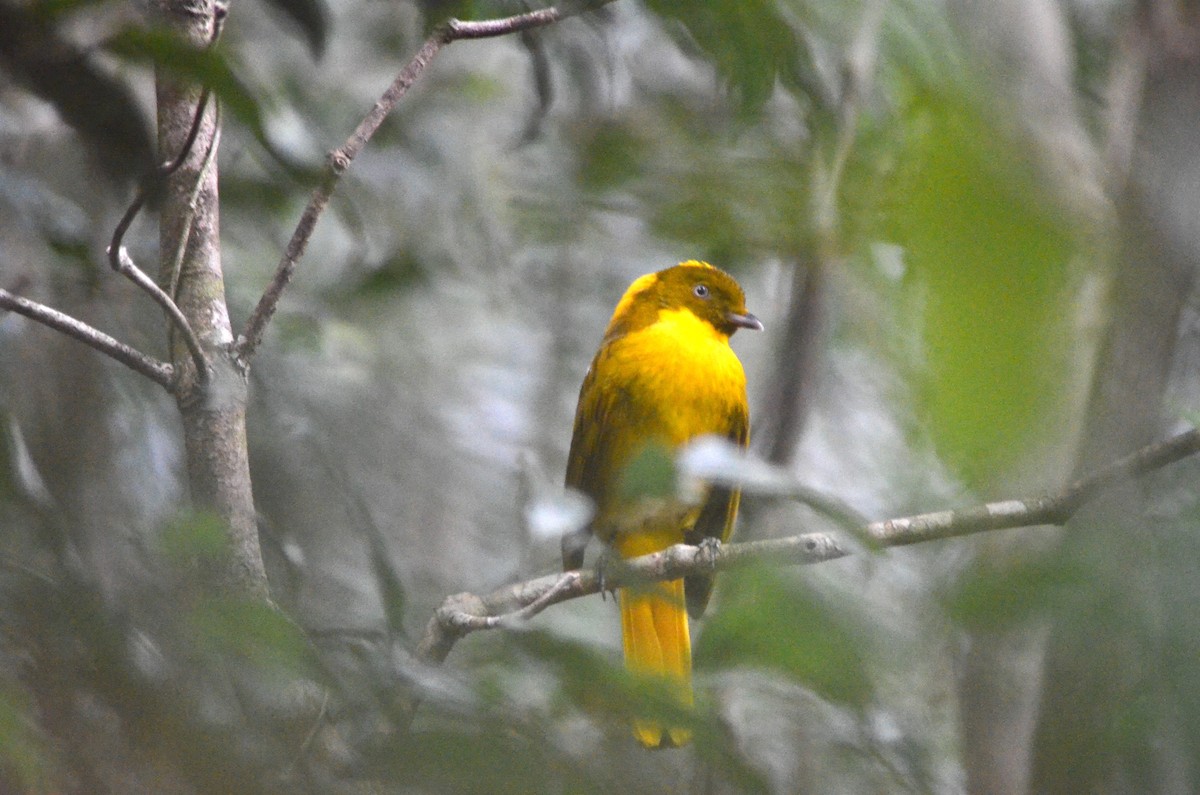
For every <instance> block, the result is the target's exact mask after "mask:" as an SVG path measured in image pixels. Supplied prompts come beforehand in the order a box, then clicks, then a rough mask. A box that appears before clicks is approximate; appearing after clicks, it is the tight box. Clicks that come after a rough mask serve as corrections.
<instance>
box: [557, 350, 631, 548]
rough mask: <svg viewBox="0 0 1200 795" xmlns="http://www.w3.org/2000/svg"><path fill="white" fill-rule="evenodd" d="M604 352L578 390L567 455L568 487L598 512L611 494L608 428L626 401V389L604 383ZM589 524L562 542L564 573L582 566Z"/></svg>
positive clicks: (567, 535)
mask: <svg viewBox="0 0 1200 795" xmlns="http://www.w3.org/2000/svg"><path fill="white" fill-rule="evenodd" d="M604 359H605V350H604V349H603V348H602V349H601V350H600V352H599V353H597V354H596V359H595V361H593V362H592V366H591V368H590V369H589V370H588V373H587V375H586V376H585V377H584V379H583V386H582V387H580V389H579V405H578V407H577V408H576V409H575V430H574V432H573V433H572V434H571V451H570V453H569V454H568V456H567V478H566V484H567V486H568V487H570V488H573V489H578V490H579V491H581V492H583V493H584V494H586V495H587V496H588V497H590V498H591V499H592V501H593V502H594V503H595V504H596V508H597V511H599V510H600V509H601V508H602V506H603V503H604V501H605V499H606V495H607V494H608V493H609V486H610V484H609V483H608V478H609V476H610V475H611V473H612V469H613V468H612V466H611V465H610V464H611V460H612V458H613V454H614V452H615V451H614V450H613V449H612V446H613V445H612V441H613V440H612V434H611V433H608V432H606V429H608V428H610V427H611V425H612V418H613V417H614V415H615V414H616V411H617V407H618V405H619V403H620V402H621V400H623V399H624V398H623V395H624V390H621V389H614V388H613V385H612V384H607V383H605V372H604ZM591 535H592V527H591V525H590V524H589V525H588V526H586V527H583V528H580V529H579V530H576V531H574V532H571V533H567V534H566V535H564V536H563V539H562V557H563V570H564V571H569V570H571V569H578V568H579V567H580V566H582V565H583V550H584V547H586V546H587V543H588V539H589V538H591Z"/></svg>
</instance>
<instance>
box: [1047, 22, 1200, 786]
mask: <svg viewBox="0 0 1200 795" xmlns="http://www.w3.org/2000/svg"><path fill="white" fill-rule="evenodd" d="M1175 10H1177V6H1176V5H1175V4H1171V3H1158V4H1156V3H1150V4H1145V5H1144V6H1143V7H1142V11H1143V13H1142V14H1140V15H1139V16H1140V19H1137V20H1135V21H1134V22H1133V24H1134V25H1135V26H1137V29H1136V34H1137V35H1138V36H1145V37H1146V38H1145V53H1146V56H1147V67H1146V72H1145V79H1144V83H1143V84H1142V86H1141V103H1140V107H1139V108H1138V109H1137V113H1136V116H1135V118H1136V135H1135V136H1134V137H1133V139H1132V140H1131V144H1132V148H1131V150H1130V151H1131V152H1132V153H1133V157H1132V159H1131V160H1130V164H1131V168H1132V169H1133V171H1132V173H1131V174H1130V176H1129V185H1128V187H1127V188H1126V191H1125V195H1124V196H1123V197H1122V206H1121V208H1120V209H1121V218H1120V221H1121V226H1122V229H1121V232H1122V237H1123V245H1122V249H1121V252H1120V256H1121V263H1120V270H1119V272H1118V274H1117V278H1116V283H1115V285H1114V289H1113V296H1114V298H1113V311H1112V317H1111V321H1110V326H1109V329H1108V332H1107V335H1106V339H1105V342H1104V347H1103V349H1102V351H1101V358H1100V362H1099V366H1098V368H1097V377H1096V381H1095V384H1094V386H1093V390H1092V395H1091V400H1090V403H1089V406H1088V415H1087V424H1086V426H1085V429H1084V443H1083V446H1082V448H1081V450H1080V453H1079V460H1078V463H1077V471H1078V472H1080V473H1083V472H1087V471H1090V470H1093V469H1095V468H1096V467H1097V466H1099V465H1100V464H1102V463H1104V462H1106V461H1109V460H1111V459H1113V458H1114V457H1116V456H1119V455H1122V454H1124V453H1127V452H1129V451H1131V450H1133V449H1134V448H1136V447H1138V446H1140V445H1142V444H1145V443H1146V442H1149V441H1151V440H1153V439H1154V438H1158V437H1160V436H1161V435H1162V433H1163V432H1164V428H1163V426H1164V424H1165V418H1164V413H1165V412H1164V408H1165V406H1164V397H1165V395H1166V393H1167V388H1168V381H1169V375H1170V369H1171V366H1172V362H1173V360H1174V359H1175V358H1176V357H1177V356H1178V355H1179V354H1178V351H1177V347H1178V344H1179V342H1178V340H1179V336H1178V327H1179V324H1180V319H1181V313H1182V311H1183V309H1184V306H1185V303H1186V301H1187V298H1188V296H1189V293H1190V292H1191V290H1192V289H1193V288H1194V285H1195V281H1196V273H1197V271H1200V254H1198V253H1197V252H1200V231H1198V230H1197V227H1196V224H1195V214H1194V212H1195V208H1196V207H1197V206H1200V182H1198V181H1197V180H1196V174H1197V173H1198V169H1200V139H1198V138H1197V137H1196V127H1195V120H1196V118H1197V115H1198V114H1200V68H1198V67H1197V62H1196V59H1195V55H1194V54H1195V52H1196V51H1197V50H1196V48H1197V46H1200V38H1198V37H1197V33H1196V31H1197V30H1198V28H1197V27H1196V21H1197V19H1198V17H1197V14H1196V10H1195V9H1193V11H1192V16H1191V19H1190V20H1188V22H1187V23H1183V21H1182V20H1179V19H1177V18H1176V17H1174V16H1173V13H1174V11H1175ZM1147 11H1150V12H1151V13H1146V12H1147ZM1181 23H1182V24H1181ZM1162 477H1170V474H1169V473H1165V474H1164V475H1163V476H1160V483H1162V482H1163V481H1162V480H1161V478H1162ZM1177 477H1187V475H1186V473H1184V474H1182V475H1177ZM1167 482H1169V481H1167ZM1179 487H1181V488H1188V489H1191V484H1190V483H1187V484H1180V485H1179ZM1152 496H1153V495H1149V494H1147V486H1146V485H1145V484H1137V485H1136V486H1135V485H1130V486H1128V487H1126V488H1124V489H1121V490H1119V491H1115V492H1112V493H1110V494H1108V495H1106V496H1105V498H1104V499H1101V500H1098V501H1096V502H1095V503H1093V504H1091V505H1089V506H1088V508H1087V510H1085V511H1081V512H1080V514H1079V515H1078V516H1077V517H1076V518H1075V520H1073V521H1072V522H1071V525H1070V527H1069V531H1068V533H1067V534H1066V535H1065V536H1064V543H1063V550H1062V555H1063V556H1064V557H1067V558H1068V559H1070V560H1074V561H1079V562H1083V563H1084V564H1085V565H1087V566H1088V573H1089V581H1090V582H1092V583H1095V585H1094V586H1093V587H1092V588H1091V589H1090V590H1089V591H1088V592H1087V594H1086V596H1087V597H1088V598H1087V599H1080V600H1076V601H1075V602H1072V603H1071V604H1068V605H1066V609H1064V610H1062V611H1061V613H1060V615H1058V616H1056V618H1057V622H1056V626H1055V627H1054V631H1053V633H1052V635H1051V642H1050V645H1049V649H1048V651H1047V659H1046V667H1045V684H1044V692H1043V694H1042V699H1041V714H1040V718H1039V723H1038V726H1037V732H1036V735H1035V737H1034V741H1033V744H1032V747H1033V770H1032V781H1031V788H1032V790H1033V791H1035V792H1046V793H1058V792H1091V793H1099V794H1100V795H1104V794H1105V793H1114V794H1115V793H1125V792H1195V791H1196V789H1195V787H1196V780H1195V778H1196V770H1197V769H1198V768H1197V767H1196V755H1195V752H1194V750H1192V749H1194V748H1195V747H1196V746H1195V743H1194V740H1195V734H1194V729H1193V728H1192V727H1190V726H1188V725H1186V724H1181V723H1180V721H1179V719H1178V709H1179V707H1180V705H1181V704H1182V703H1184V702H1183V700H1182V699H1181V696H1180V693H1181V692H1188V691H1189V690H1190V689H1191V688H1192V687H1194V682H1195V680H1194V678H1192V679H1188V680H1186V684H1185V685H1181V684H1180V683H1179V681H1178V680H1179V678H1180V674H1178V673H1177V672H1176V671H1175V670H1174V669H1172V668H1171V667H1170V665H1169V664H1168V662H1169V660H1170V654H1171V653H1172V648H1171V644H1172V643H1173V642H1175V641H1176V639H1177V638H1179V637H1180V636H1181V634H1182V633H1181V630H1180V629H1179V628H1178V627H1179V621H1180V620H1181V619H1186V617H1187V615H1189V614H1190V613H1191V611H1192V608H1191V606H1190V605H1189V606H1188V607H1187V610H1186V611H1185V612H1184V613H1175V614H1172V610H1173V609H1177V608H1176V607H1174V606H1173V605H1172V603H1171V602H1170V600H1169V599H1167V598H1165V596H1166V595H1165V592H1164V588H1165V586H1164V583H1166V582H1172V580H1170V579H1169V578H1170V577H1171V576H1173V575H1175V573H1176V572H1179V571H1183V572H1186V573H1187V579H1186V580H1184V581H1185V582H1186V581H1189V580H1190V572H1191V571H1194V566H1195V564H1196V561H1195V560H1189V559H1187V558H1179V557H1172V552H1171V551H1170V550H1178V548H1179V547H1178V546H1177V545H1172V544H1171V543H1170V542H1171V538H1170V537H1169V533H1167V532H1164V526H1169V514H1167V515H1150V514H1149V513H1148V512H1147V506H1148V504H1149V503H1150V500H1151V498H1152ZM1156 513H1160V512H1159V511H1158V510H1157V509H1156ZM1146 616H1153V617H1154V622H1153V623H1150V624H1148V622H1147V620H1146V618H1145V617H1146ZM1168 673H1170V674H1172V675H1174V676H1175V679H1172V678H1171V677H1170V676H1167V675H1166V674H1168ZM1181 687H1182V688H1184V689H1183V690H1182V691H1181V689H1180V688H1181ZM1189 717H1190V716H1189Z"/></svg>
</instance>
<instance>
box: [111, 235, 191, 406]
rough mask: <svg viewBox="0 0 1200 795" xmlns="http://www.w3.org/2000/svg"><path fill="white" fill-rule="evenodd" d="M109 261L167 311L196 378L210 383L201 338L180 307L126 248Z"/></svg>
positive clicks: (114, 253) (117, 252)
mask: <svg viewBox="0 0 1200 795" xmlns="http://www.w3.org/2000/svg"><path fill="white" fill-rule="evenodd" d="M108 259H109V262H110V263H112V266H113V270H115V271H116V272H117V273H120V274H121V275H122V276H125V277H126V278H128V279H129V280H130V281H131V282H133V283H134V284H136V285H137V286H138V287H140V288H142V290H143V291H144V292H145V293H146V294H147V295H149V296H150V297H151V298H153V299H154V301H155V302H156V303H157V304H158V305H159V306H161V307H162V308H163V310H165V311H166V313H167V317H168V318H170V319H171V322H172V323H173V324H174V325H175V327H176V328H178V329H179V330H180V332H182V334H183V341H184V344H186V345H187V349H188V353H190V354H191V356H192V363H193V364H194V365H195V366H196V377H197V378H198V379H199V381H200V383H202V384H206V383H208V378H209V366H208V357H206V356H205V355H204V348H203V347H202V346H201V345H200V338H199V337H197V336H196V332H195V331H194V330H193V329H192V324H191V323H188V321H187V318H186V317H184V315H183V311H182V310H181V309H180V308H179V305H178V304H176V303H175V301H174V299H172V298H171V296H169V295H167V294H166V292H164V291H163V289H162V288H161V287H159V286H158V284H157V283H156V282H155V281H154V280H153V279H151V278H150V277H149V276H147V275H146V272H145V271H143V270H142V269H141V268H139V267H138V266H137V265H136V264H134V262H133V258H132V257H130V256H129V252H128V251H127V250H126V248H125V247H124V246H120V247H119V248H117V249H116V251H113V250H109V252H108Z"/></svg>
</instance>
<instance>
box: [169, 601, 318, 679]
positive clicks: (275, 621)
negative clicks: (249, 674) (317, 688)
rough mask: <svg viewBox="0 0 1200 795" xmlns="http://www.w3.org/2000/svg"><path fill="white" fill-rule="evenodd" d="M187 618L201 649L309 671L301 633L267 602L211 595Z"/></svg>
mask: <svg viewBox="0 0 1200 795" xmlns="http://www.w3.org/2000/svg"><path fill="white" fill-rule="evenodd" d="M190 620H191V625H192V628H193V631H194V633H195V638H196V642H197V645H198V647H199V648H201V649H206V650H208V651H210V652H213V653H216V654H220V655H223V656H231V657H235V658H239V659H241V660H244V661H246V662H249V663H251V664H253V665H257V666H261V667H264V668H275V669H281V670H285V671H289V672H294V673H306V674H307V673H311V667H310V662H311V656H310V648H309V645H308V640H307V638H306V637H305V636H304V633H303V632H301V631H300V628H299V627H298V626H296V624H295V623H293V622H292V621H291V620H290V619H288V618H287V617H286V616H285V615H283V613H281V612H280V611H279V610H277V609H275V608H274V607H271V606H270V605H268V604H265V603H263V602H259V601H254V600H248V599H236V598H216V597H214V598H211V599H208V600H206V601H204V602H203V603H201V604H199V605H197V606H196V607H195V609H194V610H193V611H192V613H191V616H190Z"/></svg>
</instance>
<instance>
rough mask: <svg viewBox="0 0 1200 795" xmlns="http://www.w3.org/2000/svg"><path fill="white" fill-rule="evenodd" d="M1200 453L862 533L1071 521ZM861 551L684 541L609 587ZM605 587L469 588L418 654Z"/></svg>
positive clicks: (1196, 443)
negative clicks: (1105, 495) (1118, 490)
mask: <svg viewBox="0 0 1200 795" xmlns="http://www.w3.org/2000/svg"><path fill="white" fill-rule="evenodd" d="M1197 452H1200V430H1196V429H1193V430H1190V431H1186V432H1184V433H1181V434H1179V435H1177V436H1174V437H1172V438H1170V439H1168V440H1166V441H1164V442H1158V443H1156V444H1152V445H1148V446H1146V447H1143V448H1142V449H1140V450H1138V451H1136V452H1134V453H1132V454H1131V455H1128V456H1125V457H1124V458H1120V459H1118V460H1117V461H1114V462H1113V463H1111V464H1109V465H1108V466H1106V467H1104V468H1103V469H1101V470H1100V471H1098V472H1096V473H1094V474H1093V475H1091V476H1090V477H1087V478H1084V479H1082V480H1079V481H1076V482H1075V483H1073V484H1071V485H1070V486H1068V487H1067V488H1066V489H1064V490H1063V491H1062V492H1060V493H1059V494H1057V495H1054V496H1043V497H1033V498H1029V499H1021V500H1005V501H1002V502H990V503H986V504H984V505H978V506H974V507H970V508H963V509H960V510H951V511H937V512H934V513H924V514H917V515H915V516H906V517H901V518H896V519H886V520H883V521H878V522H870V523H869V524H867V525H866V526H864V527H862V528H861V530H860V533H859V535H861V537H862V538H863V539H865V540H866V541H867V542H868V543H870V542H874V544H876V545H878V546H879V547H899V546H907V545H910V544H919V543H922V542H925V541H935V540H938V539H944V538H955V537H957V536H964V535H970V534H973V533H979V532H984V531H987V530H1002V529H1010V528H1018V527H1036V526H1039V525H1063V524H1066V522H1067V521H1068V520H1069V519H1070V518H1071V517H1072V516H1074V514H1075V512H1076V511H1078V510H1079V508H1080V506H1082V505H1083V504H1084V503H1085V502H1087V501H1088V500H1089V499H1091V498H1093V497H1095V496H1096V495H1097V494H1099V493H1100V492H1102V491H1104V490H1105V489H1108V488H1111V487H1112V486H1114V485H1115V484H1116V483H1118V482H1121V481H1123V480H1128V479H1130V478H1134V477H1138V476H1141V475H1145V474H1147V473H1149V472H1153V471H1154V470H1157V469H1161V468H1162V467H1165V466H1167V465H1168V464H1172V463H1174V462H1176V461H1179V460H1181V459H1183V458H1187V457H1188V456H1191V455H1194V454H1196V453H1197ZM854 551H855V550H854V548H853V547H849V546H847V545H845V544H843V543H842V542H841V541H839V540H838V539H836V538H834V537H833V536H831V535H829V534H827V533H805V534H802V535H797V536H790V537H788V538H773V539H767V540H764V541H750V542H746V543H742V544H726V545H724V546H722V547H721V548H720V549H719V550H717V551H716V553H715V554H714V555H712V556H707V555H704V554H702V553H701V550H700V548H699V547H694V546H688V545H686V544H677V545H675V546H673V547H669V548H667V549H665V550H663V551H662V552H656V553H654V554H652V555H644V556H642V557H640V558H632V559H630V560H627V561H623V564H622V565H621V566H620V567H619V568H617V569H615V570H609V571H606V572H605V588H618V587H620V586H622V585H628V584H630V583H632V582H647V581H654V580H675V579H679V578H681V577H685V576H687V575H689V574H698V573H701V572H703V571H708V570H710V569H715V570H717V571H722V570H725V569H732V568H735V567H738V566H746V565H750V564H759V565H763V564H765V565H772V566H786V565H802V564H811V563H823V562H825V561H828V560H836V559H838V558H843V557H846V556H848V555H851V554H853V552H854ZM599 591H600V582H599V579H598V578H597V575H596V572H595V571H593V570H587V569H582V570H579V571H572V572H566V573H565V574H549V575H546V576H543V577H538V578H536V579H533V580H527V581H525V582H519V583H514V584H513V585H508V586H505V587H503V588H500V589H498V590H495V591H493V592H491V593H490V594H487V595H485V596H477V595H475V594H469V593H463V594H456V595H454V596H450V597H448V598H447V599H446V600H445V601H444V602H443V603H442V605H441V606H440V607H439V608H438V609H437V610H436V611H435V612H434V615H433V617H432V618H431V619H430V621H429V623H428V625H427V626H426V629H425V634H424V636H423V637H422V638H421V641H420V643H419V644H418V646H417V650H416V656H417V658H418V659H420V660H422V661H423V662H426V663H429V664H433V665H437V664H440V663H441V662H442V661H444V660H445V659H446V656H447V655H448V654H449V653H450V650H451V649H452V648H453V646H454V644H455V643H456V642H457V641H458V639H459V638H461V637H463V636H464V635H467V634H468V633H470V632H474V631H476V630H480V629H493V628H495V627H499V626H503V625H504V624H505V623H507V622H509V621H512V620H516V619H518V618H527V617H529V616H531V615H533V614H535V613H537V612H540V611H541V610H543V609H545V608H546V607H549V606H550V605H552V604H558V603H559V602H565V601H567V600H568V599H577V598H579V597H581V596H587V595H589V594H594V593H598V592H599Z"/></svg>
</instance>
